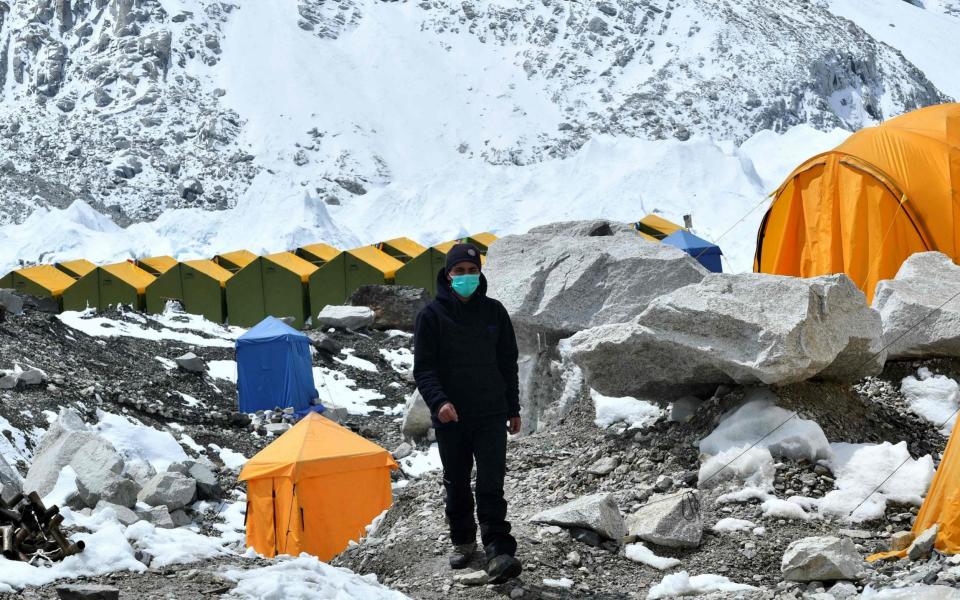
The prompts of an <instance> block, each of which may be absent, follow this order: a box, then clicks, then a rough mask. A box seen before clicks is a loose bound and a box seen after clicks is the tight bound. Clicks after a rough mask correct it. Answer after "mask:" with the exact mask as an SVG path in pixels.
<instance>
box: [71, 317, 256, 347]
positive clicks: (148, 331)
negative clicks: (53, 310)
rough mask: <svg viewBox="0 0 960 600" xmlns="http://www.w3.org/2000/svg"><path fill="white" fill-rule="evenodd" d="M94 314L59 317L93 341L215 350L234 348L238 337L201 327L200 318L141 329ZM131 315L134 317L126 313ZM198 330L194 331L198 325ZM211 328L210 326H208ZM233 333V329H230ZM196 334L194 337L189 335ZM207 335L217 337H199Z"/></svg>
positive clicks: (233, 333)
mask: <svg viewBox="0 0 960 600" xmlns="http://www.w3.org/2000/svg"><path fill="white" fill-rule="evenodd" d="M94 313H95V311H93V310H92V309H87V310H85V311H71V310H67V311H64V312H62V313H60V314H59V315H57V318H58V319H60V320H61V321H62V322H63V323H64V325H66V326H67V327H71V328H73V329H76V330H77V331H81V332H83V333H85V334H87V335H89V336H92V337H99V338H115V337H121V336H122V337H133V338H139V339H142V340H152V341H160V340H170V341H177V342H182V343H184V344H188V345H192V346H210V347H217V348H233V346H234V344H235V340H236V338H237V337H239V334H237V333H236V332H235V331H231V330H228V329H226V328H223V327H222V326H214V327H219V328H220V329H219V330H217V329H215V328H208V327H206V326H205V325H204V324H206V323H210V322H209V321H204V320H203V319H202V318H199V317H197V318H192V319H190V320H189V321H187V322H180V321H176V320H172V319H160V318H157V319H152V318H151V320H153V321H154V322H155V323H156V324H158V325H159V326H160V329H153V328H150V327H146V326H144V325H138V324H136V323H131V322H129V321H119V320H116V319H109V318H107V317H98V316H95V315H94ZM127 314H128V315H129V314H133V313H127ZM198 321H199V322H200V323H199V326H198V327H194V325H197V324H198ZM210 325H213V324H212V323H210ZM232 329H236V328H232ZM191 331H195V332H197V333H191ZM200 332H202V333H207V334H210V335H214V336H216V337H205V336H202V335H198V333H200Z"/></svg>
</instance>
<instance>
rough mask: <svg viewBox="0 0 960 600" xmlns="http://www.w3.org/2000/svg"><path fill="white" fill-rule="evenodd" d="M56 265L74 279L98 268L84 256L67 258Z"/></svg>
mask: <svg viewBox="0 0 960 600" xmlns="http://www.w3.org/2000/svg"><path fill="white" fill-rule="evenodd" d="M54 266H55V267H57V268H58V269H60V270H61V271H63V272H64V273H66V274H67V275H69V276H70V277H73V278H74V279H80V278H81V277H83V276H84V275H86V274H87V273H89V272H90V271H92V270H94V269H96V268H97V265H95V264H93V263H92V262H90V261H89V260H86V259H83V258H80V259H77V260H65V261H63V262H58V263H57V264H56V265H54Z"/></svg>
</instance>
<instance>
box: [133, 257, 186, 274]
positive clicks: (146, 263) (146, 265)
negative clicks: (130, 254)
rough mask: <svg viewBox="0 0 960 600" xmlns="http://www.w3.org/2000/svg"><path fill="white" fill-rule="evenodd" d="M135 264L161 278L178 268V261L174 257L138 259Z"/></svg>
mask: <svg viewBox="0 0 960 600" xmlns="http://www.w3.org/2000/svg"><path fill="white" fill-rule="evenodd" d="M134 264H135V265H137V266H138V267H140V268H141V269H143V270H144V271H146V272H147V273H150V274H151V275H153V276H154V277H160V276H161V275H163V274H164V273H166V272H167V271H169V270H170V269H172V268H174V267H175V266H177V259H175V258H174V257H172V256H151V257H149V258H141V259H138V260H136V261H134Z"/></svg>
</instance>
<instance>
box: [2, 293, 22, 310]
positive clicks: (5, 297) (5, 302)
mask: <svg viewBox="0 0 960 600" xmlns="http://www.w3.org/2000/svg"><path fill="white" fill-rule="evenodd" d="M0 308H2V309H4V310H5V311H6V312H8V313H10V314H12V315H19V314H20V313H22V312H23V298H21V297H20V296H19V295H18V294H16V293H14V291H13V290H7V289H0Z"/></svg>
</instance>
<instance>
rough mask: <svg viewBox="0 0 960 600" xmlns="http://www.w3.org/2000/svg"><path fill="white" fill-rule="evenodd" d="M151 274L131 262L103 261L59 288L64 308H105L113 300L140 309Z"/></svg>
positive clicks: (115, 302)
mask: <svg viewBox="0 0 960 600" xmlns="http://www.w3.org/2000/svg"><path fill="white" fill-rule="evenodd" d="M153 280H154V277H153V275H151V274H150V273H147V272H146V271H144V270H143V269H141V268H140V267H138V266H136V265H134V264H133V263H132V262H121V263H114V264H112V265H103V266H100V267H97V268H96V269H94V270H93V271H90V272H89V273H87V274H86V275H84V276H83V277H81V278H80V279H78V280H77V281H76V283H74V284H73V285H71V286H70V287H68V288H67V289H66V290H65V291H64V292H63V309H64V310H86V309H87V308H88V307H89V308H95V309H97V310H106V309H107V308H108V307H109V306H112V305H114V304H123V305H128V306H132V307H133V308H134V309H136V310H143V307H144V293H145V292H146V288H147V286H148V285H150V283H151V282H153Z"/></svg>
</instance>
